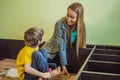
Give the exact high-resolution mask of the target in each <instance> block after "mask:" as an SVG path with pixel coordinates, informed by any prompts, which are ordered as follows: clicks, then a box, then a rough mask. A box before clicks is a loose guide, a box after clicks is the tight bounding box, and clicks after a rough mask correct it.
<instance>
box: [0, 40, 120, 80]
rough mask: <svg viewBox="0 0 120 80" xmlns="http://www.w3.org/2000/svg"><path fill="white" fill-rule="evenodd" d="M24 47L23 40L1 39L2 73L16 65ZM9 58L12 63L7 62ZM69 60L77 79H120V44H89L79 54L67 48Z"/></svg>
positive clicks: (71, 71) (70, 69) (70, 67)
mask: <svg viewBox="0 0 120 80" xmlns="http://www.w3.org/2000/svg"><path fill="white" fill-rule="evenodd" d="M23 47H24V41H23V40H13V39H0V65H2V66H0V73H2V71H5V70H6V69H8V68H9V67H10V68H11V67H12V65H15V63H14V62H13V61H15V60H16V57H17V55H18V52H19V51H20V49H21V48H23ZM8 60H12V61H11V63H10V61H9V64H7V62H6V61H8ZM67 61H68V65H67V69H68V71H69V73H75V74H76V78H75V80H120V46H109V45H107V46H106V45H91V44H90V45H88V44H87V47H86V48H81V49H79V56H76V49H75V48H67ZM4 63H5V65H3V64H4ZM12 63H13V64H12ZM3 66H4V67H3ZM13 67H14V66H13ZM68 80H70V79H68Z"/></svg>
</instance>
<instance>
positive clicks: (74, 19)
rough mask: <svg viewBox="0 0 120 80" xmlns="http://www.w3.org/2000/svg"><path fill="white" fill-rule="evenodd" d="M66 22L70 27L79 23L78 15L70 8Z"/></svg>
mask: <svg viewBox="0 0 120 80" xmlns="http://www.w3.org/2000/svg"><path fill="white" fill-rule="evenodd" d="M66 22H67V24H68V25H69V26H73V25H74V24H76V22H77V13H76V12H74V11H73V10H72V9H70V8H69V9H68V10H67V14H66Z"/></svg>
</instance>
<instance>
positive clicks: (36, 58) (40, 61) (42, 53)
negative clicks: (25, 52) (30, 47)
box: [24, 49, 49, 80]
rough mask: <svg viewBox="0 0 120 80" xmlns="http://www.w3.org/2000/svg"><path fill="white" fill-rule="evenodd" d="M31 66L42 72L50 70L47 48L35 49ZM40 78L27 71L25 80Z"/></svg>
mask: <svg viewBox="0 0 120 80" xmlns="http://www.w3.org/2000/svg"><path fill="white" fill-rule="evenodd" d="M31 66H32V67H33V68H34V69H36V70H38V71H40V72H48V69H49V65H48V53H47V51H46V50H45V49H40V50H39V51H35V52H34V53H33V55H32V64H31ZM38 78H39V77H38V76H34V75H31V74H28V73H26V72H25V77H24V80H38Z"/></svg>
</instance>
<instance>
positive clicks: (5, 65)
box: [0, 58, 76, 80]
mask: <svg viewBox="0 0 120 80" xmlns="http://www.w3.org/2000/svg"><path fill="white" fill-rule="evenodd" d="M15 62H16V61H15V60H13V59H8V58H6V59H3V60H0V75H2V74H4V73H5V72H7V70H9V69H11V68H16V64H15ZM75 77H76V74H73V73H71V76H70V77H67V76H66V75H58V76H56V77H54V78H53V79H52V80H75ZM0 80H18V78H3V76H0Z"/></svg>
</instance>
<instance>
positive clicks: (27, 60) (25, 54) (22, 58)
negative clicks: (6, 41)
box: [16, 46, 38, 80]
mask: <svg viewBox="0 0 120 80" xmlns="http://www.w3.org/2000/svg"><path fill="white" fill-rule="evenodd" d="M35 50H38V47H37V48H36V49H34V48H31V47H28V46H25V47H24V48H23V49H21V50H20V52H19V53H18V56H17V60H16V65H17V70H18V76H19V80H24V72H25V69H24V64H31V62H32V54H33V52H34V51H35Z"/></svg>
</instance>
